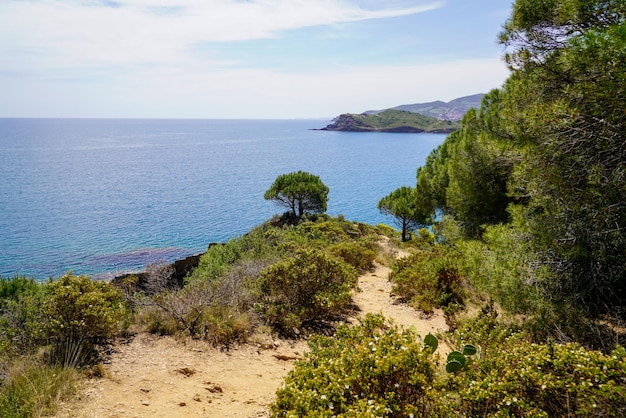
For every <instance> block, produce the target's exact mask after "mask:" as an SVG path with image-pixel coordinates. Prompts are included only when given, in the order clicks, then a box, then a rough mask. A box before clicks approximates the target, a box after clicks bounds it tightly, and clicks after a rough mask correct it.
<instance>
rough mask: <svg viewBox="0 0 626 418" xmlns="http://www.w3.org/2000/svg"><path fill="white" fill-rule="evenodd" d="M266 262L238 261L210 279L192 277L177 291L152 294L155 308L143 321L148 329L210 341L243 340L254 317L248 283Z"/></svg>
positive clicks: (252, 299) (218, 342) (252, 300)
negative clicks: (194, 278)
mask: <svg viewBox="0 0 626 418" xmlns="http://www.w3.org/2000/svg"><path fill="white" fill-rule="evenodd" d="M264 267H266V264H265V263H264V262H263V261H254V260H252V261H245V262H244V261H240V262H238V263H236V264H235V265H233V266H230V267H229V270H228V272H226V273H224V274H223V275H222V276H221V277H217V278H214V279H213V280H195V281H193V282H191V283H189V284H187V285H186V286H185V287H183V288H182V289H180V290H173V291H168V292H164V293H161V294H158V295H155V296H154V297H153V298H152V301H153V303H154V305H155V306H156V309H154V308H153V309H148V310H147V312H146V320H147V322H148V326H149V329H150V330H151V331H152V332H157V333H160V334H168V335H171V334H176V333H183V334H186V335H189V336H191V337H192V338H198V339H204V340H207V341H210V342H212V343H214V344H216V345H217V344H227V343H230V342H232V341H243V340H245V338H246V336H247V335H248V333H249V332H250V329H251V328H252V324H253V323H254V318H253V314H252V307H253V303H254V297H255V295H253V293H252V285H251V282H253V281H254V280H256V278H257V277H258V276H259V274H260V273H261V271H262V270H263V268H264Z"/></svg>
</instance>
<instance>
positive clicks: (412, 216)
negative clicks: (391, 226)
mask: <svg viewBox="0 0 626 418" xmlns="http://www.w3.org/2000/svg"><path fill="white" fill-rule="evenodd" d="M423 200H424V199H420V197H419V196H418V195H417V193H416V191H415V189H414V188H412V187H408V186H403V187H400V188H399V189H396V190H394V191H393V192H391V193H390V194H389V195H387V196H385V197H383V198H382V199H380V201H379V202H378V210H380V211H381V213H383V214H386V215H391V216H394V217H395V218H396V222H397V224H398V226H400V228H402V241H407V240H408V239H409V238H408V232H409V231H410V230H413V229H418V228H420V227H423V226H425V225H429V224H431V223H432V216H431V215H432V213H431V209H430V206H429V205H428V204H426V203H425V202H424V201H423Z"/></svg>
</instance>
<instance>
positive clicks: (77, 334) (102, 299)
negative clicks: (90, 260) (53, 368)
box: [42, 273, 123, 365]
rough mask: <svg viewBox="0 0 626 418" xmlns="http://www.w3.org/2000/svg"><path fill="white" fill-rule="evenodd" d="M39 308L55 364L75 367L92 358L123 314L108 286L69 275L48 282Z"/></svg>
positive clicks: (116, 327)
mask: <svg viewBox="0 0 626 418" xmlns="http://www.w3.org/2000/svg"><path fill="white" fill-rule="evenodd" d="M47 288H48V293H47V295H46V299H45V301H44V304H43V306H42V309H43V313H44V315H45V317H46V322H45V333H46V336H47V338H48V340H49V341H50V342H51V343H52V344H53V346H54V348H55V350H56V353H54V355H55V357H57V361H60V362H61V363H62V364H66V365H74V364H79V363H82V362H84V361H88V360H90V359H91V356H92V355H93V354H94V349H95V347H96V346H97V345H100V344H104V343H106V342H107V341H109V339H111V338H112V337H113V336H114V334H115V332H116V331H117V329H118V323H119V321H120V319H121V318H122V315H123V306H122V303H121V298H122V296H121V294H120V292H119V291H118V290H117V289H116V288H115V287H113V286H112V285H111V284H109V283H106V282H98V281H94V280H91V279H89V277H86V276H74V275H72V274H71V273H68V274H66V275H64V276H63V277H61V278H59V279H57V280H53V281H50V282H49V283H48V285H47Z"/></svg>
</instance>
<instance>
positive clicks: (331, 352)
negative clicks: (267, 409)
mask: <svg viewBox="0 0 626 418" xmlns="http://www.w3.org/2000/svg"><path fill="white" fill-rule="evenodd" d="M309 346H310V348H311V351H310V352H309V353H307V355H306V360H304V361H302V362H299V363H297V364H296V367H295V369H294V370H293V371H292V372H290V374H289V376H288V377H287V379H286V381H285V384H284V385H283V387H282V388H281V389H279V390H278V392H277V394H276V402H275V403H274V404H273V405H272V407H271V409H272V416H274V417H296V416H316V417H332V416H338V417H362V416H365V417H382V416H443V415H445V414H444V410H445V408H444V405H443V404H438V403H437V394H436V391H435V389H434V380H435V373H436V369H435V365H434V363H433V359H432V351H430V350H425V349H424V346H423V345H422V343H420V341H419V338H418V336H417V335H416V334H414V333H413V332H412V331H410V330H401V329H399V328H398V327H396V326H394V325H391V324H389V323H387V322H386V321H385V320H384V318H383V317H382V316H374V315H368V316H367V317H366V318H365V319H364V320H362V321H361V324H360V325H358V326H353V327H350V326H347V325H344V326H341V327H339V328H338V330H337V335H336V336H335V338H329V337H322V336H314V337H313V338H311V340H310V341H309Z"/></svg>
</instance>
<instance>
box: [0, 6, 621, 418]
mask: <svg viewBox="0 0 626 418" xmlns="http://www.w3.org/2000/svg"><path fill="white" fill-rule="evenodd" d="M501 40H502V42H503V44H504V45H506V46H507V47H508V50H509V52H508V54H507V56H506V59H507V62H508V63H509V65H510V67H511V70H512V73H511V76H510V78H509V79H508V80H507V81H506V83H505V84H504V85H503V86H502V88H500V89H497V90H494V91H492V92H490V93H489V94H488V95H486V96H485V98H484V100H483V103H482V105H481V107H480V109H475V110H472V111H470V112H468V113H467V114H466V116H465V117H464V119H463V122H462V125H461V129H459V130H458V131H456V132H454V133H452V134H451V135H450V136H449V137H448V138H447V139H446V141H445V142H444V143H443V144H442V145H441V146H440V147H439V148H438V149H436V150H435V151H433V153H432V154H431V155H430V156H429V158H428V159H427V162H426V164H425V165H424V166H423V167H421V168H419V169H418V171H417V181H416V186H415V188H403V189H399V191H397V192H392V193H390V195H388V196H387V197H385V198H383V199H382V200H381V204H380V205H379V206H380V208H381V210H383V211H385V212H387V213H389V214H391V215H392V216H394V217H395V218H396V219H398V220H399V221H400V226H401V228H402V229H403V233H402V236H403V238H404V240H407V241H409V242H408V243H403V244H402V245H404V246H405V248H406V249H407V250H409V251H411V253H412V254H411V255H410V256H408V257H405V258H403V259H400V260H397V261H396V262H395V263H393V265H392V274H391V276H390V279H391V280H392V281H393V284H394V290H393V291H394V294H395V295H397V296H398V297H400V298H401V300H404V301H405V302H406V303H408V304H410V305H411V306H413V307H415V308H416V309H419V310H421V311H422V312H423V313H424V314H426V315H427V314H429V313H431V312H433V311H434V309H435V308H442V309H443V311H444V313H445V315H446V319H447V322H448V325H449V326H450V332H447V333H442V334H441V335H438V336H437V337H435V336H432V335H428V336H418V335H416V333H415V332H413V331H412V330H410V329H408V330H407V329H401V328H399V327H397V326H395V325H394V324H392V323H390V322H389V321H387V320H385V318H383V317H382V316H368V317H366V318H365V319H364V320H362V322H361V324H360V325H356V326H351V325H348V324H342V320H343V319H344V318H345V315H346V314H347V313H349V312H350V309H351V292H352V291H353V290H354V288H355V285H356V278H357V275H358V273H359V272H364V271H367V270H368V269H370V268H371V267H372V265H373V263H374V260H375V259H377V257H378V261H380V262H382V261H389V260H383V259H381V258H380V251H379V250H380V248H379V246H378V242H379V240H380V237H381V235H387V236H390V237H393V238H394V239H399V234H397V233H396V232H395V231H393V230H392V229H391V228H389V227H384V226H377V227H373V226H368V225H364V224H361V223H354V222H349V221H346V220H345V219H343V218H342V217H338V218H330V217H328V216H326V215H323V214H321V213H323V212H324V210H325V207H326V206H325V205H326V197H327V193H328V190H327V188H326V187H325V186H323V183H322V184H321V185H322V186H323V187H318V186H319V184H318V180H319V179H317V178H316V177H315V176H312V175H308V173H304V174H307V175H306V176H304V177H306V178H307V179H310V180H313V183H314V184H315V185H316V186H315V187H313V188H312V190H314V191H315V193H318V194H317V197H316V198H315V199H317V200H314V201H313V205H312V206H311V207H308V206H307V207H305V205H303V206H302V208H303V210H299V208H300V205H299V203H297V200H294V201H291V200H287V202H288V204H287V205H286V207H287V208H288V209H289V210H290V215H289V214H288V215H283V216H282V217H276V218H275V219H272V220H270V221H268V222H267V223H265V224H263V225H261V226H259V227H257V228H254V229H253V230H251V231H250V232H249V233H248V234H246V235H244V236H242V237H239V238H236V239H233V240H231V241H229V242H227V243H224V244H222V245H214V246H212V247H211V248H210V249H209V250H208V251H207V252H206V253H205V254H204V255H203V256H202V258H201V260H200V264H199V266H198V267H197V268H196V269H195V270H194V271H193V272H192V273H190V274H189V276H188V277H186V279H185V281H184V283H177V282H176V281H172V280H171V275H172V271H171V269H170V268H168V267H167V266H151V267H150V268H149V269H148V275H147V279H146V280H144V281H142V282H141V283H140V282H139V281H138V280H137V279H136V278H133V277H127V278H125V279H124V280H122V281H121V282H119V283H118V286H113V285H112V284H110V283H99V282H94V281H91V280H89V279H88V278H86V277H77V276H74V275H72V274H67V275H65V276H63V277H61V278H59V279H57V280H51V281H49V282H44V283H38V282H35V281H33V280H31V279H27V278H20V277H16V278H12V279H2V280H0V411H2V414H3V416H7V417H29V416H38V415H42V414H47V413H50V412H52V411H54V406H55V402H56V400H57V399H59V398H62V397H66V396H69V395H70V394H71V393H72V390H73V388H74V385H75V382H76V381H77V379H78V377H77V370H78V371H82V372H84V373H87V374H88V375H96V376H97V375H102V374H103V373H104V372H105V370H104V367H103V366H102V364H101V363H100V360H101V356H102V354H103V349H104V348H106V347H107V345H108V344H110V343H111V341H112V339H113V338H114V337H115V336H118V335H122V334H128V333H129V332H131V331H130V329H131V328H133V327H139V329H140V330H148V331H150V332H155V333H161V334H172V335H177V336H185V337H191V338H196V339H204V340H206V341H208V342H210V343H212V344H215V345H220V346H228V345H229V344H233V343H237V342H244V341H247V340H248V339H249V338H250V337H251V336H252V335H254V334H255V333H258V332H270V333H275V334H278V335H282V336H286V337H291V338H294V337H302V336H306V337H309V338H310V340H309V341H310V347H311V351H310V353H309V354H308V355H307V356H306V358H305V360H304V361H302V362H299V363H298V364H297V365H296V367H295V369H294V370H293V372H292V373H290V375H289V376H288V378H287V379H286V381H285V384H284V385H283V387H282V388H281V389H280V390H279V391H278V393H277V399H276V402H275V403H274V404H273V405H272V414H273V415H274V416H278V417H282V416H320V417H324V416H329V417H330V416H343V417H356V416H359V417H361V416H371V417H378V416H391V417H393V416H435V417H436V416H439V417H455V416H545V417H547V416H574V415H578V416H598V417H600V416H602V417H605V416H615V417H621V416H624V415H626V351H625V350H624V348H622V346H621V344H623V342H624V331H623V330H624V328H623V321H624V319H625V315H626V292H625V290H626V289H625V287H626V280H625V276H624V275H625V274H626V239H625V236H624V228H625V227H626V225H625V221H626V207H625V205H626V203H625V201H624V196H626V180H625V173H626V167H625V161H626V138H624V135H625V132H626V126H625V125H626V113H625V112H624V103H626V3H624V2H623V1H614V0H606V1H600V0H547V1H546V0H542V1H538V0H517V1H516V2H515V4H514V6H513V14H512V16H511V18H510V19H509V20H508V21H507V22H506V24H505V26H504V30H503V32H502V35H501ZM292 174H293V173H292ZM296 174H297V173H296ZM296 177H297V176H296ZM289 179H291V180H293V179H294V177H293V176H289V175H288V176H287V180H289ZM287 183H290V182H287ZM319 183H321V181H319ZM291 186H294V184H291V183H290V187H291ZM295 186H298V185H297V184H296V185H295ZM296 189H297V187H296ZM277 190H278V189H277ZM280 190H282V191H277V193H276V195H275V196H279V193H284V190H285V189H282V188H281V189H280ZM289 190H292V189H289ZM304 190H305V191H307V190H311V188H309V187H308V186H306V187H304ZM273 196H274V194H273V192H272V193H271V194H270V195H269V196H268V198H270V199H273V198H274V197H273ZM284 196H287V194H284ZM309 214H310V215H309ZM405 218H407V219H406V222H405ZM434 219H437V222H435V223H433V224H432V228H431V230H426V229H423V228H422V229H420V230H418V231H413V230H414V229H415V228H417V227H419V226H421V225H424V224H426V223H432V222H433V220H434ZM413 232H416V233H413ZM409 235H410V236H411V238H412V239H410V240H408V238H409ZM470 306H471V307H473V308H474V309H476V308H477V309H478V310H479V311H480V314H478V315H477V316H474V317H471V316H469V315H468V314H467V313H466V310H467V307H470ZM444 342H445V343H446V345H447V346H448V347H450V348H451V349H452V350H453V351H452V352H451V353H449V354H447V355H446V357H445V358H441V357H440V354H439V353H440V351H441V350H439V351H437V346H438V345H443V344H440V343H444Z"/></svg>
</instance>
